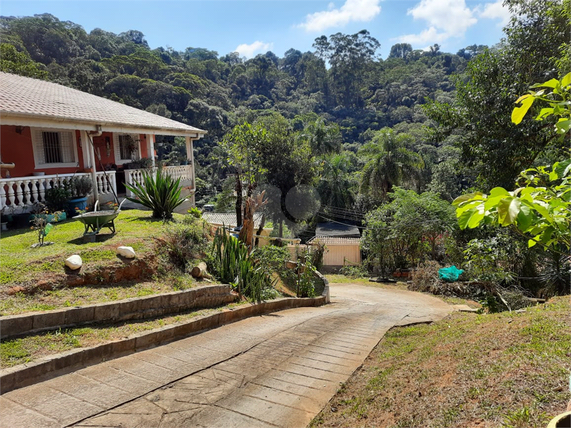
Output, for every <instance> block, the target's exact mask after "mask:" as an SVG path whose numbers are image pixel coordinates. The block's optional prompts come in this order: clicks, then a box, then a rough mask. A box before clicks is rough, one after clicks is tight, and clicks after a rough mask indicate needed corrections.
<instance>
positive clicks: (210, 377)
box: [0, 284, 452, 428]
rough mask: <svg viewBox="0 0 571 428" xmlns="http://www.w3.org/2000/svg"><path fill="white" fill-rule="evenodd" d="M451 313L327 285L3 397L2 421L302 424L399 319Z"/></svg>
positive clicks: (391, 295)
mask: <svg viewBox="0 0 571 428" xmlns="http://www.w3.org/2000/svg"><path fill="white" fill-rule="evenodd" d="M451 311H452V307H451V306H449V305H447V304H446V303H444V302H443V301H441V300H439V299H437V298H434V297H431V296H427V295H424V294H420V293H413V292H409V291H403V290H394V289H384V288H378V287H368V286H364V285H356V284H332V285H331V304H329V305H326V306H322V307H317V308H298V309H290V310H286V311H281V312H276V313H273V314H269V315H264V316H260V317H253V318H249V319H246V320H243V321H239V322H236V323H234V324H230V325H226V326H223V327H220V328H217V329H214V330H210V331H207V332H204V333H201V334H197V335H195V336H191V337H188V338H186V339H182V340H179V341H176V342H173V343H170V344H168V345H164V346H160V347H156V348H153V349H149V350H147V351H143V352H138V353H136V354H132V355H129V356H126V357H123V358H118V359H115V360H111V361H107V362H105V363H101V364H97V365H94V366H90V367H87V368H84V369H81V370H78V371H76V372H74V373H70V374H67V375H64V376H60V377H57V378H55V379H51V380H48V381H45V382H42V383H39V384H36V385H32V386H29V387H26V388H22V389H18V390H15V391H11V392H9V393H7V394H4V395H2V396H1V397H0V409H2V411H1V412H0V426H1V427H13V428H16V427H61V426H73V427H122V428H130V427H160V428H167V427H173V428H174V427H176V428H179V427H224V428H230V427H248V428H255V427H304V426H306V425H307V424H308V423H309V422H310V421H311V419H312V418H313V417H314V416H315V415H316V414H317V413H318V412H319V411H320V410H321V409H322V408H323V407H324V406H325V404H326V403H327V402H328V401H329V399H330V398H331V397H332V396H333V395H334V394H335V392H336V391H337V389H338V388H339V384H340V383H341V382H345V381H346V380H347V379H348V378H349V376H351V374H352V373H353V372H354V371H355V369H357V368H358V367H359V366H360V365H361V364H362V363H363V361H364V360H365V358H366V357H367V355H369V353H370V352H371V350H372V349H373V348H374V347H375V345H376V344H377V343H378V342H379V340H380V339H381V338H382V337H383V335H384V334H385V333H386V331H387V330H389V329H390V328H391V327H393V326H395V325H406V324H411V323H418V322H427V321H435V320H438V319H441V318H443V317H444V316H446V315H447V314H449V313H450V312H451Z"/></svg>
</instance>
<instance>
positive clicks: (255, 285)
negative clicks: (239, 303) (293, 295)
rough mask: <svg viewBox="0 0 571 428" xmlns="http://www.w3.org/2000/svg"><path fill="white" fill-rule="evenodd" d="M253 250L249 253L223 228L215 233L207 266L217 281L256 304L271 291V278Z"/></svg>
mask: <svg viewBox="0 0 571 428" xmlns="http://www.w3.org/2000/svg"><path fill="white" fill-rule="evenodd" d="M255 253H256V250H254V251H253V252H252V253H251V254H250V253H248V247H246V245H244V243H242V242H240V241H239V240H238V239H236V238H235V237H233V236H232V235H230V234H229V233H228V231H227V230H226V228H221V229H218V230H217V231H216V236H215V237H214V242H213V243H212V249H211V256H210V263H211V267H212V268H213V270H214V271H215V272H216V274H217V276H218V278H219V279H220V280H221V281H222V282H224V283H227V284H231V285H232V287H233V288H234V289H235V290H236V291H237V292H238V293H239V294H240V295H244V296H246V297H248V298H250V299H252V300H254V301H256V302H261V301H262V296H265V295H267V294H268V293H269V292H267V291H265V290H267V289H270V288H274V284H275V283H272V279H271V276H270V275H268V273H267V271H266V269H265V268H264V267H262V265H261V263H260V262H259V260H258V259H257V258H256V254H255Z"/></svg>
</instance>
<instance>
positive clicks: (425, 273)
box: [408, 260, 442, 293]
mask: <svg viewBox="0 0 571 428" xmlns="http://www.w3.org/2000/svg"><path fill="white" fill-rule="evenodd" d="M440 268H441V266H440V263H438V262H435V261H434V260H430V261H427V262H424V263H422V264H421V265H420V266H418V267H417V268H416V269H414V270H413V271H412V273H411V278H410V279H411V284H409V286H408V289H409V290H413V291H429V292H431V293H432V292H434V291H435V289H437V288H438V287H439V286H441V285H442V281H441V280H440V278H439V277H438V269H440Z"/></svg>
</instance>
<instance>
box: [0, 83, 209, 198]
mask: <svg viewBox="0 0 571 428" xmlns="http://www.w3.org/2000/svg"><path fill="white" fill-rule="evenodd" d="M204 134H206V131H203V130H201V129H198V128H195V127H192V126H189V125H186V124H184V123H180V122H177V121H174V120H171V119H167V118H164V117H161V116H157V115H155V114H152V113H149V112H146V111H142V110H139V109H136V108H134V107H129V106H126V105H124V104H121V103H118V102H115V101H111V100H108V99H106V98H101V97H98V96H95V95H91V94H88V93H85V92H81V91H78V90H76V89H72V88H68V87H65V86H62V85H58V84H56V83H51V82H46V81H43V80H37V79H32V78H29V77H22V76H17V75H14V74H8V73H1V72H0V174H1V177H0V209H2V208H4V207H5V206H10V207H13V208H17V209H26V208H27V207H29V206H31V205H32V204H33V203H34V202H37V201H42V200H43V198H44V194H45V190H46V189H48V188H51V187H53V186H57V185H58V184H60V183H61V182H62V180H64V179H65V178H66V177H70V176H73V175H76V176H81V175H89V176H91V178H92V181H93V183H94V186H93V187H94V189H93V196H94V198H95V199H100V200H102V202H103V201H105V200H111V199H112V198H113V194H114V193H117V190H118V189H119V190H121V189H120V187H121V186H122V185H123V183H127V184H131V185H137V184H138V183H140V181H141V179H142V176H143V175H142V171H141V170H140V169H128V166H129V164H131V163H132V162H133V161H134V160H137V159H142V158H149V163H150V164H151V165H152V167H155V147H154V144H155V136H156V135H168V136H182V137H185V139H186V157H187V160H188V161H187V164H186V165H180V166H166V167H165V168H164V171H165V172H166V173H167V174H170V175H171V176H173V177H175V178H178V177H180V178H181V182H182V183H183V186H184V187H185V192H186V194H185V196H188V197H189V199H190V203H191V205H194V191H195V180H194V158H193V141H194V140H197V139H199V138H201V137H203V136H204ZM120 193H121V192H120ZM127 196H131V195H129V192H127Z"/></svg>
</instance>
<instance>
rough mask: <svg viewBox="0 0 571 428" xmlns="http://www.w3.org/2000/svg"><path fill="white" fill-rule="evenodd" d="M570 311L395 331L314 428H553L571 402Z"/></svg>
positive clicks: (560, 302) (561, 301) (550, 306)
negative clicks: (550, 425) (550, 424)
mask: <svg viewBox="0 0 571 428" xmlns="http://www.w3.org/2000/svg"><path fill="white" fill-rule="evenodd" d="M570 314H571V305H570V299H569V296H565V297H557V298H553V299H552V300H550V301H549V302H548V303H546V304H544V305H539V306H536V307H533V308H528V309H527V310H526V311H525V312H523V313H515V312H512V313H509V312H504V313H499V314H487V315H476V314H466V313H454V314H453V315H451V316H450V317H448V318H445V319H444V320H442V321H439V322H437V323H434V324H431V325H418V326H411V327H401V328H395V329H393V330H391V331H390V332H388V333H387V335H386V336H385V338H383V340H382V341H381V342H380V343H379V345H378V346H377V347H376V348H375V350H374V351H373V352H372V353H371V354H370V355H369V357H368V358H367V360H366V361H365V363H364V365H363V366H362V368H361V369H360V370H359V371H357V372H356V373H355V374H354V375H353V376H352V377H351V379H350V380H349V381H348V382H347V383H346V384H344V385H342V386H341V388H340V390H339V391H338V393H337V395H336V396H335V397H334V398H333V399H332V400H331V401H330V403H329V404H328V405H327V407H326V408H325V409H324V410H323V411H322V412H321V413H320V414H319V415H318V416H317V417H316V418H315V419H314V420H313V422H312V424H311V426H312V427H372V426H376V427H435V428H436V427H438V428H440V427H490V428H491V427H505V428H527V427H545V426H546V425H547V422H548V421H549V420H550V419H551V418H553V417H554V416H555V415H557V414H559V413H561V412H563V411H564V410H565V407H566V405H567V402H568V401H569V399H570V398H571V394H570V392H569V371H570V368H571V329H570V327H571V325H570V324H571V318H570Z"/></svg>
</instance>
